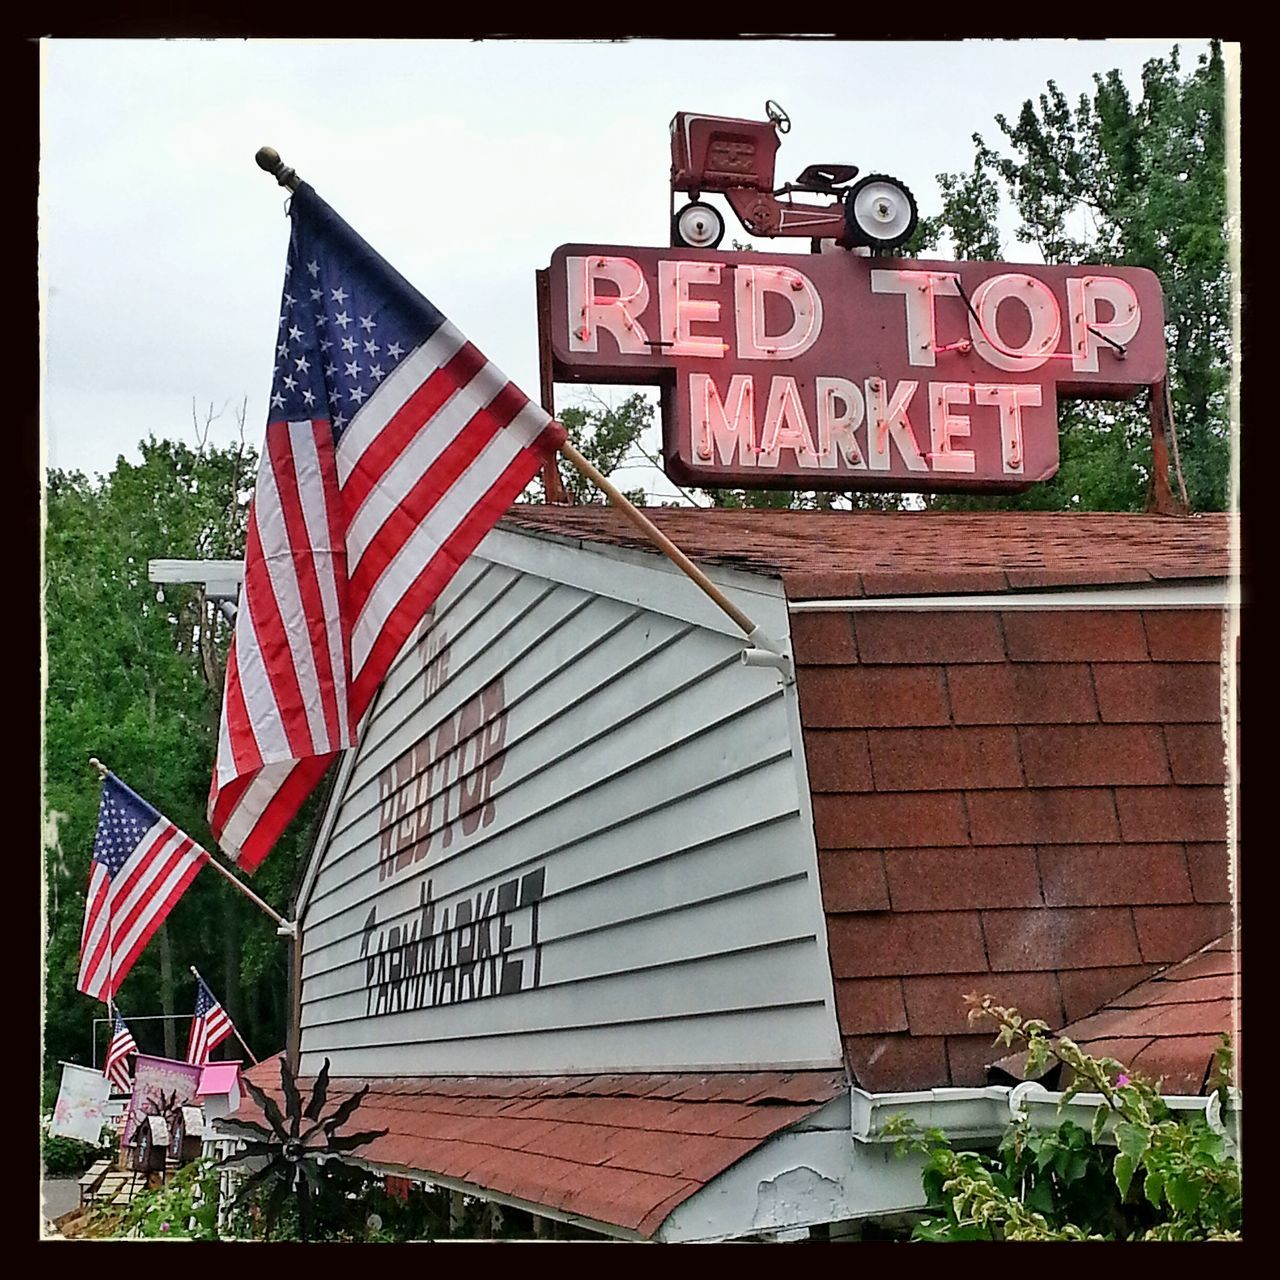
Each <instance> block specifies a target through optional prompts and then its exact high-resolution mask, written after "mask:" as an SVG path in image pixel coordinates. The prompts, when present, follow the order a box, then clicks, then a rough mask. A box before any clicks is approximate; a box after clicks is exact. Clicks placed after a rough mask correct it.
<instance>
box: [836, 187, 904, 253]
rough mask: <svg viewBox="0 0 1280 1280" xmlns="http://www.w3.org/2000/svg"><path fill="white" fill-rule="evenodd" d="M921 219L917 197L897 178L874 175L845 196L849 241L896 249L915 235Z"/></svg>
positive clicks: (853, 243) (845, 219)
mask: <svg viewBox="0 0 1280 1280" xmlns="http://www.w3.org/2000/svg"><path fill="white" fill-rule="evenodd" d="M918 219H919V212H918V210H917V209H916V202H915V198H914V197H913V196H912V194H911V192H910V191H908V190H907V188H906V187H904V186H903V185H902V183H901V182H899V181H898V179H897V178H890V177H888V176H887V175H886V174H883V173H873V174H870V175H868V176H867V177H865V178H863V179H862V181H861V182H857V183H855V184H854V185H853V186H852V187H850V188H849V190H848V192H847V193H846V195H845V198H844V221H845V235H844V239H845V244H847V245H850V246H852V245H869V246H870V247H871V248H873V249H895V248H897V246H898V245H900V244H903V243H905V242H906V241H907V240H909V239H910V238H911V233H912V232H913V231H914V230H915V229H916V222H917V221H918Z"/></svg>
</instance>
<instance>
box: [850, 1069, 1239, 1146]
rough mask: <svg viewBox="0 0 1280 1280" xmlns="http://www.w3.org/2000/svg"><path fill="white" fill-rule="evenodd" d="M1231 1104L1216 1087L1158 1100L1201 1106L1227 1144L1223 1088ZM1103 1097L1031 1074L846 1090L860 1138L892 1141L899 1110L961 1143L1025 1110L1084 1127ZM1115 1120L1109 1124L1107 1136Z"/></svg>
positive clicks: (1230, 1132)
mask: <svg viewBox="0 0 1280 1280" xmlns="http://www.w3.org/2000/svg"><path fill="white" fill-rule="evenodd" d="M1228 1096H1229V1099H1230V1104H1231V1105H1230V1107H1229V1109H1228V1112H1227V1115H1226V1116H1225V1117H1224V1116H1223V1114H1222V1107H1221V1103H1220V1101H1219V1099H1218V1095H1217V1094H1216V1093H1211V1094H1208V1095H1203V1094H1169V1095H1167V1096H1165V1097H1164V1098H1163V1099H1162V1100H1163V1102H1164V1103H1165V1105H1166V1106H1167V1107H1168V1108H1169V1110H1170V1111H1173V1112H1175V1113H1178V1112H1193V1111H1198V1112H1201V1113H1202V1114H1203V1115H1204V1117H1205V1121H1206V1123H1207V1124H1208V1125H1209V1127H1210V1128H1211V1129H1212V1130H1214V1132H1215V1133H1221V1134H1223V1135H1224V1136H1225V1137H1226V1138H1227V1141H1228V1145H1229V1146H1231V1145H1232V1144H1233V1143H1234V1142H1235V1141H1236V1140H1237V1138H1238V1129H1239V1122H1240V1112H1241V1109H1242V1099H1241V1097H1240V1094H1239V1092H1238V1091H1237V1090H1235V1089H1230V1090H1228ZM1102 1101H1103V1098H1102V1095H1101V1094H1100V1093H1078V1094H1076V1095H1075V1097H1073V1098H1070V1099H1067V1098H1066V1095H1065V1094H1064V1093H1052V1092H1050V1091H1049V1090H1048V1089H1046V1088H1045V1087H1044V1086H1043V1085H1041V1084H1038V1083H1037V1082H1036V1081H1034V1080H1026V1081H1023V1082H1022V1083H1020V1084H1016V1085H1003V1084H1000V1085H987V1086H986V1087H985V1088H976V1089H919V1090H914V1091H910V1092H904V1093H867V1092H866V1091H865V1090H863V1089H857V1088H855V1089H854V1090H853V1091H852V1094H851V1114H852V1121H853V1136H854V1138H855V1139H857V1141H858V1142H860V1143H871V1144H876V1143H890V1142H894V1141H896V1139H895V1137H894V1136H892V1135H886V1134H885V1132H884V1126H885V1122H886V1121H887V1120H889V1119H890V1118H891V1117H893V1116H904V1117H906V1118H907V1119H908V1120H910V1121H912V1122H913V1123H914V1124H915V1125H916V1126H917V1127H918V1128H920V1129H941V1130H942V1132H943V1133H944V1134H945V1135H946V1137H947V1140H948V1141H949V1142H952V1143H953V1144H954V1143H960V1142H966V1141H974V1140H981V1139H993V1138H999V1137H1000V1136H1001V1135H1003V1133H1004V1132H1005V1130H1006V1129H1007V1128H1008V1126H1009V1124H1010V1122H1011V1121H1014V1120H1017V1119H1020V1118H1022V1117H1023V1116H1025V1117H1026V1118H1027V1120H1028V1122H1029V1123H1030V1124H1031V1125H1032V1126H1033V1127H1035V1128H1038V1129H1039V1128H1057V1126H1058V1125H1060V1124H1061V1123H1062V1121H1063V1119H1064V1118H1066V1116H1064V1112H1066V1113H1067V1115H1071V1114H1072V1113H1073V1112H1074V1118H1075V1119H1076V1121H1077V1123H1079V1124H1080V1125H1081V1127H1082V1128H1086V1129H1087V1128H1089V1127H1090V1123H1091V1121H1092V1117H1093V1115H1094V1113H1095V1112H1096V1111H1097V1109H1098V1106H1099V1104H1101V1103H1102ZM1114 1127H1115V1126H1114V1124H1110V1123H1109V1124H1108V1127H1107V1129H1106V1131H1105V1136H1107V1137H1108V1138H1109V1137H1110V1134H1111V1132H1112V1130H1113V1129H1114Z"/></svg>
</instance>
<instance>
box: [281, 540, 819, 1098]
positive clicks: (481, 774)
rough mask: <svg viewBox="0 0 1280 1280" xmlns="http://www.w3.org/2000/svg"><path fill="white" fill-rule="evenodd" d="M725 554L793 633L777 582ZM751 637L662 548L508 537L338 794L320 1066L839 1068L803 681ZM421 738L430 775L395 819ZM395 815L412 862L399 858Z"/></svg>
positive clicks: (324, 913) (772, 620) (316, 924)
mask: <svg viewBox="0 0 1280 1280" xmlns="http://www.w3.org/2000/svg"><path fill="white" fill-rule="evenodd" d="M718 576H719V577H720V578H721V580H722V581H724V582H726V583H733V584H734V585H735V586H736V587H737V596H738V598H739V599H740V600H741V601H742V603H743V604H744V607H747V608H748V610H749V611H750V612H752V613H753V615H754V616H755V617H756V619H757V621H759V622H761V623H763V624H764V626H765V629H766V631H768V632H769V633H770V634H772V635H774V636H785V634H786V631H787V613H786V607H785V601H784V600H783V598H782V595H781V592H780V589H778V588H776V587H775V585H774V584H773V583H771V582H769V581H768V580H764V579H759V580H756V579H750V578H748V577H747V576H746V575H743V574H735V573H722V574H719V575H718ZM743 647H744V645H743V641H742V639H741V638H740V637H739V636H738V635H737V633H736V632H735V631H734V630H733V628H732V627H731V625H730V624H728V623H727V621H725V620H723V619H721V618H720V616H719V615H718V614H716V613H715V612H714V611H713V610H712V609H711V608H710V606H708V605H707V604H706V603H705V602H704V600H703V599H702V597H701V596H700V595H698V593H697V592H696V591H695V590H694V589H693V588H692V587H691V586H689V584H687V583H686V582H685V580H684V579H683V578H679V577H676V576H675V575H673V574H672V573H670V572H668V571H667V569H666V567H665V564H664V563H663V562H661V561H655V559H654V558H653V557H646V556H643V555H641V554H639V553H629V552H623V551H617V550H604V549H594V548H591V549H587V548H577V547H572V546H565V545H563V544H560V543H556V542H552V541H549V540H546V539H539V538H534V537H531V536H524V535H519V534H514V533H511V532H507V531H497V532H495V533H494V534H492V535H490V538H489V539H487V540H486V542H485V543H484V544H482V546H481V548H480V550H479V551H478V552H477V553H476V554H475V555H474V556H473V557H472V558H471V559H470V560H469V561H468V563H467V564H466V565H464V567H463V569H462V570H461V572H460V573H459V574H458V576H457V578H455V580H454V581H453V583H451V584H450V586H449V588H448V589H447V590H446V592H445V593H444V594H443V595H442V596H441V598H440V600H439V601H438V602H437V604H436V606H435V608H434V610H433V611H432V614H431V615H430V616H429V618H428V619H427V620H426V622H425V623H424V626H423V629H422V631H421V633H420V636H419V638H418V640H417V642H416V643H415V644H413V645H411V646H410V647H409V648H408V649H407V650H406V652H405V653H404V654H403V655H402V656H401V659H400V661H399V662H398V664H397V665H396V667H395V668H394V669H393V670H392V672H391V674H390V676H389V677H388V680H387V682H386V684H385V686H384V688H383V690H382V691H381V693H380V694H379V696H378V699H377V701H376V702H375V704H374V708H373V713H372V716H371V718H370V720H369V722H368V724H367V725H366V727H365V731H364V734H363V737H362V740H361V744H360V746H359V748H358V749H357V753H356V759H355V761H354V764H353V767H351V768H350V769H348V770H347V771H346V776H345V783H344V785H341V786H340V787H339V788H338V791H337V793H336V794H335V797H334V801H333V802H332V805H331V808H330V811H329V814H328V821H327V823H326V827H325V831H324V833H323V834H322V839H321V842H320V846H319V849H318V852H317V856H318V861H316V862H314V863H313V866H312V869H311V872H310V875H309V877H308V883H307V885H306V886H305V889H304V896H305V905H304V914H303V921H302V925H303V1010H302V1028H303V1031H302V1052H303V1062H302V1069H303V1072H304V1074H310V1073H313V1072H315V1071H316V1070H318V1069H319V1067H320V1063H321V1060H322V1058H323V1057H325V1056H328V1057H330V1058H331V1059H332V1060H333V1065H332V1070H333V1071H334V1073H335V1074H337V1075H342V1076H403V1075H426V1074H436V1073H442V1074H448V1073H464V1074H472V1073H475V1074H507V1073H521V1072H529V1073H552V1072H555V1073H558V1072H577V1071H623V1070H694V1069H701V1068H717V1067H719V1068H731V1067H758V1066H766V1065H776V1066H784V1065H785V1066H818V1065H821V1066H829V1065H836V1064H838V1063H839V1061H840V1050H839V1039H838V1035H837V1031H836V1021H835V1014H834V1010H833V1007H832V989H831V978H830V970H829V966H828V962H827V957H826V935H825V930H824V925H823V918H822V913H821V903H820V895H819V891H818V886H817V866H816V853H815V851H814V842H813V832H812V821H811V818H810V815H809V806H808V795H807V792H805V791H803V790H802V787H803V764H802V760H801V758H800V756H799V754H798V750H799V749H798V747H797V746H795V745H794V744H796V742H797V740H798V734H799V722H798V716H797V713H796V707H795V688H794V685H784V684H783V682H782V680H781V679H780V677H779V676H778V674H777V673H776V672H775V671H772V670H769V669H760V668H748V667H745V666H744V665H742V663H741V662H740V661H739V654H740V652H741V651H742V649H743ZM499 712H500V713H501V714H499ZM503 715H505V721H504V720H503V719H502V716H503ZM442 732H443V733H444V735H445V740H446V746H447V744H448V743H449V742H453V741H455V739H456V738H459V737H460V738H461V739H462V741H463V746H462V747H461V748H460V749H459V750H457V751H455V752H453V753H452V755H451V754H450V753H449V752H448V751H447V750H446V751H445V752H444V754H443V756H442V754H441V752H440V750H438V743H439V742H440V734H441V733H442ZM419 742H421V743H422V744H423V746H422V747H421V748H420V749H419V752H418V754H417V756H416V758H415V757H414V756H413V755H411V754H410V753H412V752H413V748H414V745H415V743H419ZM459 758H460V759H461V761H462V764H461V768H459V767H458V765H457V761H458V760H459ZM398 759H400V760H401V761H402V762H403V763H402V766H401V768H402V771H403V772H402V774H401V777H404V776H405V775H407V774H410V773H416V772H419V771H422V770H423V769H424V767H425V768H426V770H427V771H426V772H425V773H424V776H423V780H422V782H421V783H417V782H413V781H409V782H408V783H407V784H406V794H407V795H408V796H409V797H411V798H410V799H409V800H408V801H407V802H406V803H405V804H404V805H403V806H402V810H401V811H400V812H398V813H396V812H395V811H394V810H393V807H392V806H393V804H394V801H393V800H392V799H385V801H384V797H386V795H387V793H388V792H389V791H390V789H391V785H392V782H391V780H392V778H393V774H392V773H391V772H390V771H391V770H392V769H393V768H394V766H395V762H396V761H397V760H398ZM450 760H451V761H453V762H454V763H453V764H452V766H449V765H446V764H445V763H444V761H450ZM411 761H412V763H410V762H411ZM432 761H434V762H435V763H434V765H432V764H431V762H432ZM459 774H461V776H459ZM380 779H381V782H380ZM380 788H381V791H380ZM392 814H394V816H395V817H397V818H402V819H403V820H404V824H403V825H402V826H397V828H396V829H397V830H399V831H402V832H404V833H405V835H404V840H405V843H406V845H407V846H408V847H407V848H406V851H405V852H404V853H403V855H402V860H403V861H404V862H405V863H406V865H403V866H401V867H400V868H399V869H395V864H394V862H393V863H390V864H387V865H389V866H390V867H391V868H392V869H391V871H390V874H389V875H386V876H385V878H383V876H381V875H380V848H382V845H381V844H380V827H387V826H389V825H391V819H390V818H389V817H388V816H387V815H392ZM419 814H421V815H422V817H421V818H419V816H418V815H419ZM428 814H429V817H428V816H427V815H428ZM388 838H390V837H388ZM415 855H416V856H415ZM392 856H393V857H394V856H395V855H394V853H393V854H392ZM382 870H383V871H384V872H385V870H386V867H385V866H384V867H383V868H382ZM459 904H462V914H461V915H460V914H459V909H458V908H459ZM446 912H448V913H449V914H448V919H447V924H448V925H449V926H451V928H450V929H448V930H446V928H445V925H446V917H445V913H446ZM475 918H482V919H483V924H481V925H477V924H475V923H474V919H475ZM460 926H461V927H460ZM428 938H430V943H428V942H427V939H428ZM460 960H461V961H462V963H459V961H460Z"/></svg>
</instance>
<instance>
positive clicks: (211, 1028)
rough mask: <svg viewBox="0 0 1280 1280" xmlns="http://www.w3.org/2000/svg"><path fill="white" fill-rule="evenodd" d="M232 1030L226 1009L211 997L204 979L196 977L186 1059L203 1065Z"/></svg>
mask: <svg viewBox="0 0 1280 1280" xmlns="http://www.w3.org/2000/svg"><path fill="white" fill-rule="evenodd" d="M234 1030H235V1027H234V1026H233V1025H232V1022H231V1019H230V1018H228V1017H227V1011H226V1010H225V1009H224V1008H223V1007H222V1006H221V1005H220V1004H219V1003H218V1002H217V1001H216V1000H215V999H214V998H213V992H212V991H210V990H209V988H208V987H206V986H205V985H204V979H203V978H197V979H196V1016H195V1020H194V1021H193V1022H192V1024H191V1038H190V1039H189V1040H188V1041H187V1061H188V1062H193V1063H195V1065H196V1066H197V1067H203V1066H204V1064H205V1063H206V1062H208V1061H209V1055H210V1054H211V1053H212V1052H213V1051H214V1049H216V1048H217V1047H218V1045H220V1044H221V1043H222V1042H223V1041H224V1040H225V1039H226V1038H227V1037H228V1036H229V1035H230V1034H231V1033H232V1032H233V1031H234Z"/></svg>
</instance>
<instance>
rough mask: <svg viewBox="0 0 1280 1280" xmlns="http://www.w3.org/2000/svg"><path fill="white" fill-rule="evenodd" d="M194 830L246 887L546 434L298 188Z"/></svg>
mask: <svg viewBox="0 0 1280 1280" xmlns="http://www.w3.org/2000/svg"><path fill="white" fill-rule="evenodd" d="M290 217H291V221H292V230H291V236H290V242H289V255H288V261H287V262H286V264H285V286H284V296H283V302H282V306H281V315H280V326H279V335H278V338H277V345H276V349H275V356H276V364H275V379H274V382H273V384H272V389H271V407H270V410H269V411H268V423H267V438H266V445H265V447H264V449H263V453H262V462H261V466H260V468H259V471H258V480H257V488H256V491H255V493H254V498H253V505H252V509H251V512H250V516H249V533H248V542H247V545H246V549H245V572H244V586H243V589H242V591H241V595H240V608H239V612H238V613H237V615H236V625H235V634H234V636H233V638H232V644H231V651H230V655H229V657H228V660H227V678H226V690H225V695H224V698H223V705H222V723H221V728H220V732H219V737H218V752H217V759H216V761H215V763H214V774H213V785H212V787H211V789H210V792H209V822H210V824H211V826H212V828H213V832H214V834H215V836H216V837H217V838H218V840H219V842H220V843H221V845H222V847H223V849H224V850H226V852H227V853H228V854H229V855H230V856H231V857H232V858H234V859H235V860H236V861H237V862H238V863H239V864H240V865H241V866H242V867H244V868H245V869H246V870H253V868H255V867H256V866H257V865H258V864H259V863H260V862H261V861H262V859H263V858H264V857H265V856H266V854H267V853H268V851H269V850H270V849H271V847H272V845H273V844H274V843H275V840H276V838H277V837H278V836H279V835H280V833H281V831H282V830H283V829H284V827H285V825H286V824H287V823H288V822H289V820H290V818H292V817H293V815H294V814H295V813H296V812H297V810H298V807H299V806H300V805H301V804H302V802H303V800H304V799H306V797H307V795H309V794H310V792H311V790H312V789H313V788H314V787H315V785H316V783H317V782H319V780H320V778H321V777H322V776H323V774H324V771H325V769H326V768H327V767H328V765H329V763H330V762H331V761H332V760H333V758H334V756H335V755H336V754H337V752H339V751H340V750H342V749H344V748H346V747H350V746H352V745H353V744H354V742H355V731H356V729H357V727H358V725H359V723H360V720H361V717H362V716H363V715H364V713H365V712H366V711H367V710H368V707H369V704H370V702H371V701H372V699H373V696H374V693H375V692H376V691H377V688H378V685H379V684H380V683H381V682H382V679H383V677H384V676H385V675H386V673H387V670H388V668H389V667H390V665H391V663H392V661H393V659H394V658H395V656H396V654H397V653H398V652H399V651H400V649H401V648H402V647H403V645H404V644H405V641H406V640H407V639H408V637H409V636H410V635H411V634H412V632H413V630H414V628H415V627H416V626H417V625H418V623H419V622H420V621H421V619H422V617H423V614H424V613H425V612H426V610H427V609H428V607H429V606H430V604H431V602H432V601H433V600H434V599H435V598H436V596H437V595H439V593H440V592H441V590H442V589H443V588H444V586H445V584H446V583H447V582H448V581H449V579H450V578H451V577H452V576H453V575H454V573H455V572H456V571H457V569H458V567H459V565H460V564H461V563H462V561H463V560H465V559H466V557H467V556H468V555H469V554H470V553H471V552H472V551H473V550H474V548H475V546H476V544H477V543H478V542H479V541H480V540H481V538H483V537H484V535H485V534H486V533H487V532H488V531H489V530H490V529H491V528H492V527H493V525H494V524H495V523H496V522H497V521H498V519H499V517H500V516H501V515H502V514H503V512H505V511H506V509H507V508H508V507H509V506H510V505H511V503H512V502H514V501H515V499H516V497H517V495H518V494H519V493H520V491H521V490H522V489H523V488H524V486H525V485H526V484H527V483H528V482H529V480H530V479H532V478H533V476H534V475H535V474H536V473H537V471H538V469H539V467H540V466H541V465H542V463H543V462H544V460H545V458H546V457H547V456H548V455H549V454H551V453H552V452H553V451H554V450H555V449H557V448H558V447H559V445H560V444H561V442H562V441H563V440H564V431H563V429H562V428H561V427H560V425H559V424H558V423H556V422H554V421H553V420H552V419H551V418H549V417H548V415H547V414H546V413H545V412H544V411H543V410H542V409H540V408H539V407H538V406H537V405H535V404H533V403H531V402H530V401H529V400H528V398H527V397H526V396H525V395H523V394H522V393H521V392H520V391H519V390H518V389H517V388H516V387H515V386H514V384H512V383H511V382H509V381H508V380H507V378H506V376H505V375H504V374H503V373H501V372H500V371H499V370H498V369H497V368H496V367H495V366H494V365H493V364H491V363H490V362H489V361H488V360H486V359H485V357H484V356H483V355H481V354H480V352H479V351H477V350H476V348H475V347H474V346H472V345H471V343H469V342H468V341H467V340H466V338H465V337H463V335H462V334H461V333H459V332H458V330H457V329H456V328H454V326H453V325H451V324H450V323H449V322H448V321H447V320H446V319H445V318H444V316H443V315H441V314H440V312H439V311H437V310H436V308H435V307H434V306H432V305H431V303H430V302H428V301H427V300H426V298H424V297H423V296H422V295H421V294H420V293H419V292H418V291H417V290H416V289H415V288H414V287H413V286H412V285H411V284H409V282H408V281H407V280H405V279H404V277H403V276H401V275H400V274H399V273H398V272H397V271H396V270H395V269H394V268H393V267H392V266H390V264H388V263H387V262H386V261H385V260H384V259H382V258H381V257H380V256H379V255H378V254H377V253H375V252H374V251H373V250H372V249H371V248H370V247H369V246H368V245H367V244H365V242H364V241H363V240H361V239H360V237H359V236H358V235H356V233H355V232H354V231H352V230H351V228H350V227H348V226H347V224H346V223H345V222H343V221H342V219H341V218H339V217H338V216H337V214H335V213H334V212H333V210H332V209H330V208H329V206H328V205H326V204H325V203H324V201H322V200H321V199H320V198H319V197H318V196H317V195H316V194H315V192H314V191H313V190H312V189H311V188H310V187H309V186H307V185H306V184H305V183H304V184H302V185H300V186H299V187H298V189H297V191H296V192H295V193H294V196H293V199H292V201H291V202H290Z"/></svg>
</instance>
